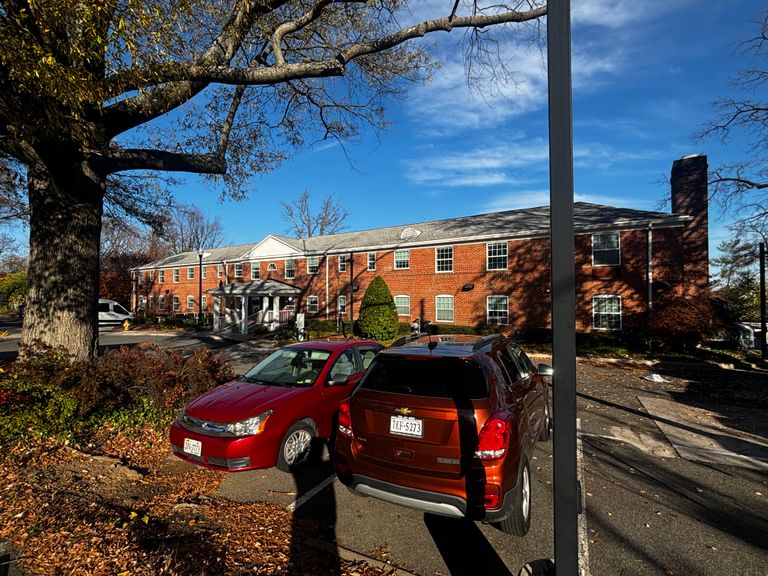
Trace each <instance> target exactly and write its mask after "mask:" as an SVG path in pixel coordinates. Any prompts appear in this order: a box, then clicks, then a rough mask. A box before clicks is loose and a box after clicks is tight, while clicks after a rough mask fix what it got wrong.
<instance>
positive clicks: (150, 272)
mask: <svg viewBox="0 0 768 576" xmlns="http://www.w3.org/2000/svg"><path fill="white" fill-rule="evenodd" d="M149 281H150V282H154V281H155V271H154V270H150V271H149Z"/></svg>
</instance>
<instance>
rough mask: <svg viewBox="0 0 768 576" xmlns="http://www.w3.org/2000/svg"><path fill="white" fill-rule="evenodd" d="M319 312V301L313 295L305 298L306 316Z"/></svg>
mask: <svg viewBox="0 0 768 576" xmlns="http://www.w3.org/2000/svg"><path fill="white" fill-rule="evenodd" d="M318 310H320V299H319V298H318V297H317V296H315V295H314V294H312V295H310V296H307V314H317V311H318Z"/></svg>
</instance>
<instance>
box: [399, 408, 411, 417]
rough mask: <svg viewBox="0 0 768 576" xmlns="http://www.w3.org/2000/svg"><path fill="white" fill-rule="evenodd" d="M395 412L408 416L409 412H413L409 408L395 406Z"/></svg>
mask: <svg viewBox="0 0 768 576" xmlns="http://www.w3.org/2000/svg"><path fill="white" fill-rule="evenodd" d="M395 414H401V415H403V416H410V415H411V414H413V410H411V409H410V408H395Z"/></svg>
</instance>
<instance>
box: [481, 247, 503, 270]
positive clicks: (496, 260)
mask: <svg viewBox="0 0 768 576" xmlns="http://www.w3.org/2000/svg"><path fill="white" fill-rule="evenodd" d="M486 246H487V268H488V270H506V269H507V243H506V242H488V244H487V245H486Z"/></svg>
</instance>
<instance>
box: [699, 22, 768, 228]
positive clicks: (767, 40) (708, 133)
mask: <svg viewBox="0 0 768 576" xmlns="http://www.w3.org/2000/svg"><path fill="white" fill-rule="evenodd" d="M756 25H757V33H756V34H755V35H754V36H753V37H752V38H749V39H746V40H745V41H744V42H743V43H742V44H741V55H742V57H743V59H744V60H743V61H744V62H745V64H744V66H743V67H742V68H741V70H740V71H739V72H738V73H737V74H736V75H735V76H734V77H733V79H732V86H733V88H734V91H735V94H734V95H733V96H730V97H726V98H721V99H720V100H718V101H717V102H716V103H715V112H716V117H715V119H713V120H712V121H710V122H709V123H708V124H707V125H706V126H705V127H704V128H703V129H702V130H701V131H700V132H699V133H698V134H697V136H696V137H697V140H702V139H705V138H718V139H720V140H721V141H722V142H729V141H730V140H731V138H732V137H733V136H734V135H735V134H737V133H741V134H744V135H746V138H747V141H748V148H747V149H746V150H744V157H743V159H742V160H740V161H737V162H732V163H726V164H722V165H720V166H716V167H715V168H714V169H713V170H712V171H711V174H710V177H709V180H710V186H711V190H712V195H713V197H714V199H715V200H718V201H719V202H720V203H721V204H722V205H723V206H724V207H725V208H726V209H728V210H732V211H733V212H734V214H735V215H736V217H737V220H736V223H735V228H737V229H741V228H745V227H746V228H758V229H765V228H767V227H768V101H766V100H765V99H764V98H763V96H764V94H765V91H764V90H761V88H764V87H765V85H766V83H767V82H768V67H766V57H768V11H766V12H765V13H764V14H763V15H762V17H761V18H760V20H758V21H757V22H756Z"/></svg>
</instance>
